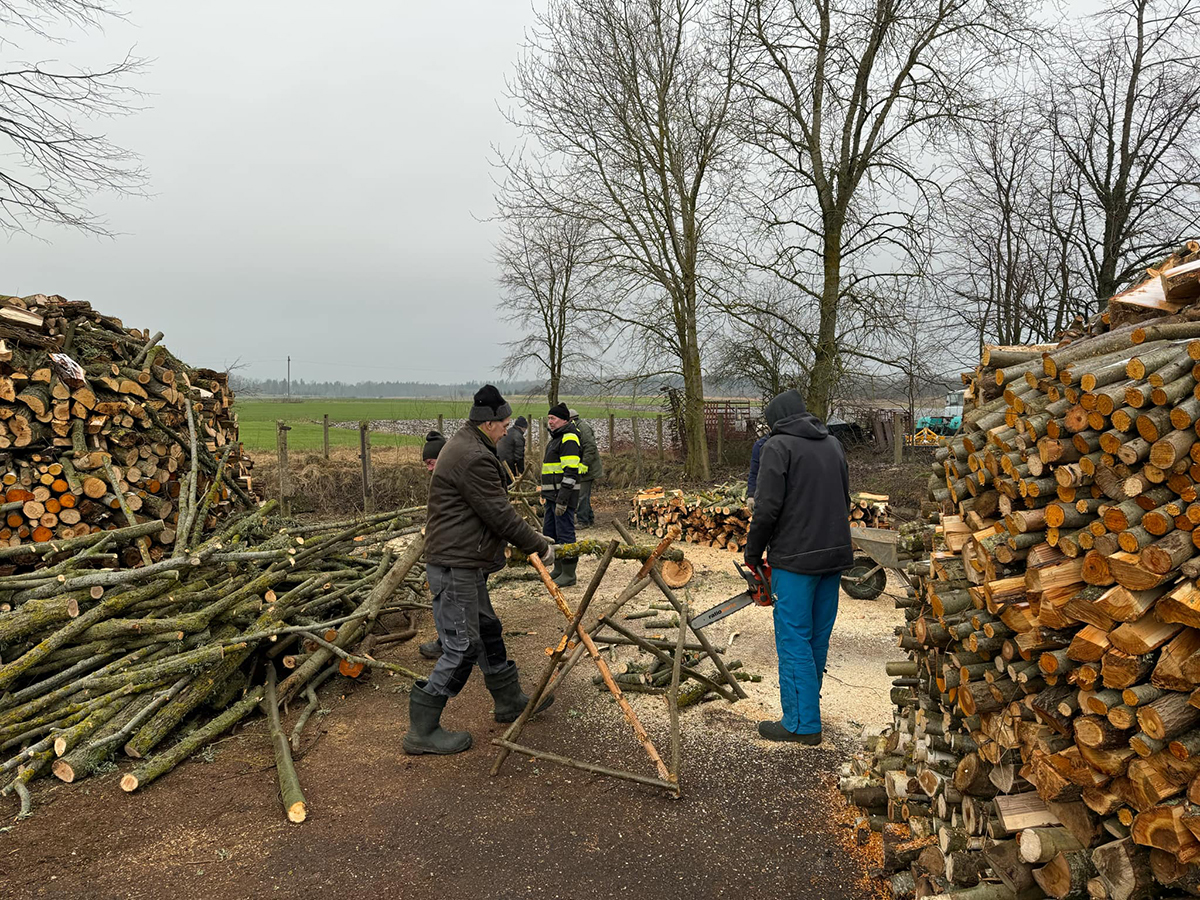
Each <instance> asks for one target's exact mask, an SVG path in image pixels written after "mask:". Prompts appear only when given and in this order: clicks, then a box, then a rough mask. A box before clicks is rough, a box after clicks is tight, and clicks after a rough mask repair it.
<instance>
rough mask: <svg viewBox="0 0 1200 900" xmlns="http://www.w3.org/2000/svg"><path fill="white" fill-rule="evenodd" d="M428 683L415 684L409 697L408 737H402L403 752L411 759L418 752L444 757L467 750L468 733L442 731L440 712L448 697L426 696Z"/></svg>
mask: <svg viewBox="0 0 1200 900" xmlns="http://www.w3.org/2000/svg"><path fill="white" fill-rule="evenodd" d="M428 684H429V682H427V681H418V682H417V683H416V684H414V685H413V689H412V693H410V694H409V695H408V734H406V735H404V752H405V753H409V754H412V755H413V756H416V755H419V754H421V753H436V754H438V755H441V756H447V755H449V754H451V753H462V752H463V751H464V750H468V749H470V747H471V733H470V732H469V731H446V730H445V729H444V728H442V726H441V720H442V710H443V709H445V708H446V701H447V700H448V699H449V698H448V697H441V696H438V695H437V694H431V693H429V692H428V691H426V690H425V687H426V686H427V685H428Z"/></svg>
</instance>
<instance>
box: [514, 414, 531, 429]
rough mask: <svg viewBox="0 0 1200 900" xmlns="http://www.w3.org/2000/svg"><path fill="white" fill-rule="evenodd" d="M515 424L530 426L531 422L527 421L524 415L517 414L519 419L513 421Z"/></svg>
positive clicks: (524, 426) (520, 426) (523, 426)
mask: <svg viewBox="0 0 1200 900" xmlns="http://www.w3.org/2000/svg"><path fill="white" fill-rule="evenodd" d="M513 424H514V425H516V426H517V427H518V428H528V427H529V422H527V421H526V419H525V417H524V416H517V420H516V421H515V422H513Z"/></svg>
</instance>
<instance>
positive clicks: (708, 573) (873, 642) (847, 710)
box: [492, 510, 903, 750]
mask: <svg viewBox="0 0 1200 900" xmlns="http://www.w3.org/2000/svg"><path fill="white" fill-rule="evenodd" d="M599 512H600V514H599V515H598V523H600V524H598V525H597V526H596V527H594V528H591V529H588V530H586V531H585V532H582V536H583V537H586V538H588V539H595V540H609V539H612V538H617V539H619V538H620V535H619V534H618V533H617V532H616V530H615V529H614V528H612V527H611V525H610V524H605V523H611V520H612V517H613V515H614V514H616V515H619V514H620V512H619V511H617V510H612V511H609V510H603V511H599ZM642 536H644V537H645V540H646V541H647V542H650V541H651V540H656V539H654V538H651V537H650V536H649V535H645V534H644V533H643V535H642ZM677 546H678V547H679V548H680V549H682V550H683V551H684V553H685V555H686V556H687V558H688V559H689V560H690V561H691V562H692V564H693V565H694V567H695V575H694V577H693V579H692V581H691V583H690V584H689V585H688V586H687V589H686V591H684V590H680V591H677V592H676V594H677V595H678V596H680V597H681V599H682V598H684V597H686V598H687V600H688V601H689V602H690V605H691V611H692V613H693V614H695V613H698V612H702V611H703V610H706V609H708V608H709V607H711V606H713V605H715V604H717V603H719V602H720V601H722V600H725V599H728V598H729V597H732V596H734V595H735V594H737V593H739V592H741V591H742V590H743V589H744V587H745V582H744V581H743V580H742V579H741V577H740V576H739V575H738V574H737V570H736V569H735V568H734V560H739V561H740V556H738V555H735V554H734V553H732V552H731V551H728V550H719V549H715V548H712V547H702V546H699V545H696V544H689V543H684V542H681V543H679V544H678V545H677ZM597 565H598V560H596V559H595V558H584V559H583V560H581V561H580V564H579V571H578V582H579V583H578V585H576V586H575V587H573V588H570V589H568V590H567V592H566V596H567V600H568V602H569V603H571V605H574V603H573V601H574V600H576V599H578V598H579V597H580V596H582V594H583V590H584V588H585V586H586V585H587V583H588V582H589V581H590V579H591V577H592V574H593V573H594V571H595V569H596V566H597ZM639 565H640V563H638V562H636V561H628V560H614V561H613V562H612V564H611V566H610V568H609V572H608V574H607V576H606V578H605V582H604V584H603V586H602V587H601V589H600V591H599V594H598V596H597V598H596V599H595V600H593V607H592V608H593V609H597V608H598V605H599V604H603V603H604V602H605V601H607V600H611V599H612V598H613V597H614V596H615V595H616V594H618V593H619V592H620V591H621V590H622V589H623V588H624V587H625V586H626V585H627V584H628V583H629V582H630V580H631V579H632V578H633V576H634V575H635V574H636V572H637V569H638V567H639ZM531 588H532V590H531ZM902 591H903V583H902V582H901V581H900V579H899V577H898V576H896V575H895V574H891V575H889V581H888V592H887V593H885V594H884V595H883V596H881V597H880V598H879V599H878V600H874V601H867V600H856V599H854V598H853V597H850V596H849V595H848V594H846V593H845V592H842V593H841V596H840V599H839V606H838V617H837V623H836V624H835V626H834V631H833V637H832V639H831V642H830V648H829V663H828V674H827V675H826V678H825V684H824V688H823V691H822V702H821V706H822V709H821V711H822V721H823V723H824V726H825V729H826V731H828V730H829V729H834V730H836V731H837V732H840V735H841V736H842V737H854V736H857V735H858V734H860V733H861V731H862V728H863V726H879V725H883V724H886V723H887V722H889V721H891V715H892V706H891V700H890V693H889V692H890V688H891V679H890V678H889V677H888V676H887V675H886V673H885V672H884V667H883V662H884V661H885V660H888V659H899V658H901V656H902V653H901V651H900V650H898V649H897V647H896V637H895V632H894V627H895V626H896V625H898V624H901V623H902V622H903V614H902V613H901V612H900V611H899V610H897V609H896V608H895V606H894V604H893V602H892V597H891V595H892V594H900V593H901V592H902ZM492 596H493V601H494V602H495V604H496V607H497V610H498V612H499V613H500V616H501V618H502V619H503V620H504V621H505V623H506V627H512V625H511V624H510V623H516V622H519V621H520V620H521V613H520V611H519V610H518V609H513V607H519V606H520V605H522V604H524V603H528V602H530V600H531V599H532V600H534V601H539V602H540V600H541V599H542V596H543V595H542V589H541V587H540V586H539V585H536V584H531V583H529V582H522V581H513V582H504V581H501V582H500V583H498V584H497V585H496V586H495V587H494V588H493V590H492ZM664 602H665V600H664V598H663V596H662V594H661V593H659V591H658V590H657V589H656V588H654V586H653V585H651V587H650V588H648V589H646V590H645V591H643V592H642V593H641V594H639V595H638V596H637V597H635V598H634V599H633V600H632V601H631V602H630V603H629V604H628V605H627V606H626V607H625V608H624V610H622V614H624V613H629V612H634V611H637V610H645V609H649V608H650V605H651V604H658V605H661V604H663V603H664ZM509 610H511V612H510V611H509ZM672 615H673V614H672V613H669V612H661V613H659V614H658V615H657V616H655V617H653V618H649V619H635V620H630V621H629V622H627V623H623V624H624V625H626V627H629V628H630V630H632V631H633V632H634V633H637V634H646V635H648V636H660V637H663V638H665V639H667V640H671V639H674V637H675V630H674V629H668V630H666V631H647V630H646V629H644V628H643V627H642V625H643V623H644V622H648V621H654V619H655V618H669V617H671V616H672ZM705 633H706V634H707V635H708V637H709V639H710V640H711V641H712V642H713V644H714V645H715V646H717V647H724V648H726V653H725V659H726V660H727V661H728V660H734V659H740V660H741V661H742V663H743V666H742V671H744V672H748V673H751V674H753V675H758V676H761V678H762V680H761V681H758V682H742V683H741V684H742V688H743V689H744V690H745V692H746V694H747V695H748V696H747V699H745V700H741V701H739V702H737V703H735V704H732V705H731V704H728V703H725V702H716V701H713V702H707V703H703V704H701V705H700V706H699V707H698V709H695V708H693V709H688V710H685V711H684V713H683V715H682V717H681V718H682V721H683V723H684V725H683V727H684V728H685V730H686V731H703V730H704V729H708V728H716V729H721V730H726V731H728V730H735V731H742V732H745V733H746V735H747V737H748V738H749V739H752V740H755V741H758V742H760V743H762V744H763V745H764V746H768V747H779V746H780V745H776V744H771V743H770V742H767V741H762V740H761V739H760V738H758V736H757V733H756V732H755V728H754V726H755V725H756V724H757V723H758V722H759V721H762V720H764V719H776V720H777V719H779V718H780V717H781V716H782V708H781V706H780V701H779V677H778V669H777V662H776V655H775V633H774V625H773V621H772V617H771V613H770V610H767V609H764V608H761V607H756V606H749V607H746V608H745V609H742V610H740V611H738V612H736V613H734V614H733V615H732V616H730V617H729V618H727V619H724V620H722V621H720V622H717V623H715V624H713V625H711V626H709V628H708V629H706V631H705ZM544 637H545V639H546V641H547V643H548V644H549V643H553V639H554V638H555V637H556V635H554V634H546V635H544ZM688 640H689V642H690V641H691V640H692V638H691V636H690V635H689V637H688ZM606 656H607V658H608V661H609V663H610V666H611V668H612V669H613V671H614V672H621V671H624V668H625V665H624V664H625V663H626V662H633V661H645V659H646V654H644V653H643V652H642V651H641V650H640V649H638V648H637V647H631V646H622V645H612V647H611V649H610V650H609V651H608V652H607V654H606ZM706 667H707V669H712V668H713V667H712V666H711V664H706ZM703 668H705V667H702V669H703ZM582 670H586V671H587V672H588V673H589V674H590V673H591V667H590V666H583V667H582ZM601 690H602V689H597V700H598V702H601V703H611V702H613V701H611V699H610V698H609V697H608V695H607V693H601ZM628 696H629V698H630V702H631V704H632V705H633V706H634V709H635V710H636V711H637V713H638V716H639V717H640V718H642V719H643V721H644V722H645V723H646V725H647V727H648V728H650V727H651V726H652V725H653V726H655V727H665V726H666V724H667V722H668V720H669V712H668V709H667V705H666V701H665V699H664V698H663V697H661V696H657V695H647V694H629V695H628ZM830 737H834V738H835V739H836V736H834V735H827V741H826V742H827V743H828V739H829V738H830ZM787 749H789V750H792V749H794V746H792V745H788V747H787Z"/></svg>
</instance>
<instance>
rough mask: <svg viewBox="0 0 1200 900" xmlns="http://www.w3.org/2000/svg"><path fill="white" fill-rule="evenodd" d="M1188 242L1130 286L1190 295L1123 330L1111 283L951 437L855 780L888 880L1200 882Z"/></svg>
mask: <svg viewBox="0 0 1200 900" xmlns="http://www.w3.org/2000/svg"><path fill="white" fill-rule="evenodd" d="M1185 252H1186V255H1185V256H1184V257H1182V258H1176V259H1175V260H1172V261H1171V265H1168V266H1166V267H1164V268H1163V269H1162V271H1157V272H1153V273H1152V277H1151V279H1149V280H1148V281H1147V282H1146V283H1144V284H1142V285H1139V286H1137V287H1135V288H1134V289H1132V290H1131V291H1129V292H1126V294H1125V295H1122V297H1123V298H1125V299H1124V301H1123V303H1124V305H1125V307H1129V306H1130V305H1131V301H1130V300H1129V298H1130V297H1131V296H1132V297H1134V298H1135V299H1136V298H1141V299H1140V300H1139V301H1138V302H1144V303H1147V304H1150V307H1149V308H1152V309H1159V310H1160V311H1171V312H1174V311H1176V310H1180V309H1182V312H1179V313H1178V314H1177V315H1174V316H1170V317H1162V318H1158V319H1154V320H1151V321H1143V322H1127V323H1126V324H1123V325H1119V324H1117V323H1118V321H1119V319H1120V318H1122V317H1124V318H1128V317H1129V315H1130V312H1129V309H1128V308H1125V309H1123V310H1122V309H1119V308H1117V307H1118V306H1119V304H1118V302H1117V301H1118V300H1121V298H1116V299H1114V302H1113V304H1111V305H1110V309H1109V311H1108V313H1106V318H1105V319H1104V320H1102V321H1101V322H1100V323H1097V326H1096V327H1094V328H1092V329H1090V330H1091V331H1093V332H1095V333H1094V334H1091V335H1090V336H1085V335H1080V336H1077V338H1076V339H1075V340H1072V341H1071V342H1069V343H1066V344H1064V345H1063V346H1060V347H1055V348H1052V349H1050V350H1046V349H1045V348H1030V359H1029V360H1028V361H1024V362H1020V361H1018V363H1017V364H1016V365H1015V367H1011V368H995V369H994V370H993V375H992V380H993V381H994V382H995V383H996V385H997V386H998V387H999V388H1000V391H1001V394H1000V396H998V397H997V398H996V399H995V400H992V401H990V402H987V403H983V404H981V405H979V406H977V407H976V408H975V409H973V410H971V412H970V413H968V414H967V416H966V417H965V422H966V427H967V429H968V430H967V433H966V434H965V435H963V436H961V437H959V438H956V439H954V440H953V441H951V442H950V443H949V444H948V446H947V447H945V448H944V449H943V450H942V451H941V452H940V457H941V459H940V462H939V463H938V465H937V470H936V473H935V478H934V479H933V495H934V496H935V498H936V499H937V500H938V501H939V502H940V503H941V504H942V505H943V507H944V508H945V509H946V515H944V516H943V517H942V522H941V529H940V530H941V537H940V541H941V542H940V544H939V545H938V546H937V547H936V548H935V549H934V551H933V552H932V553H931V554H930V557H929V559H928V561H927V562H922V563H920V564H914V565H913V566H911V567H910V571H911V575H912V577H913V590H912V591H911V592H910V593H909V596H908V597H907V598H904V599H902V600H901V601H900V602H899V603H898V605H899V606H901V607H903V608H904V612H905V619H906V624H905V625H904V626H902V627H901V628H900V629H899V641H900V646H901V647H902V648H903V649H904V650H906V651H908V657H909V658H908V660H906V661H903V662H898V663H892V664H889V667H888V671H889V673H890V674H892V675H894V676H896V677H897V680H896V681H895V682H894V683H893V684H894V687H893V690H892V700H893V702H894V704H895V707H896V710H895V717H894V723H893V726H892V727H891V728H890V729H888V730H887V731H886V732H885V733H884V734H882V735H880V736H878V737H872V738H871V739H870V740H869V741H868V743H867V749H866V752H864V753H863V754H862V755H861V756H860V757H859V758H858V759H857V760H856V761H855V762H854V763H853V764H851V765H850V766H848V768H847V769H846V770H845V771H844V772H843V780H842V787H843V789H844V790H845V791H846V792H847V794H848V795H849V796H850V798H851V800H852V802H854V803H856V804H857V805H859V806H861V807H863V808H864V811H865V816H864V819H863V822H864V824H865V825H866V826H868V827H871V828H874V829H876V830H882V831H883V832H884V841H885V855H884V864H885V869H886V871H887V874H889V875H891V878H892V889H893V893H894V894H895V896H896V897H909V896H917V897H923V896H928V895H931V894H937V895H939V896H941V895H946V896H953V897H961V898H963V900H967V898H971V900H975V898H1011V897H1023V896H1026V895H1027V894H1028V895H1030V896H1041V895H1045V896H1050V897H1055V898H1081V897H1092V898H1109V900H1130V898H1136V897H1153V896H1162V895H1164V894H1165V895H1167V896H1177V895H1178V894H1179V893H1180V892H1183V893H1187V894H1191V895H1200V805H1198V804H1200V588H1198V585H1197V580H1196V579H1197V577H1198V576H1200V529H1197V528H1196V525H1197V524H1198V523H1200V428H1198V426H1197V423H1198V421H1200V366H1198V365H1197V360H1200V322H1198V321H1196V318H1195V316H1194V313H1195V312H1196V307H1195V306H1192V307H1188V308H1183V306H1182V305H1183V304H1185V303H1186V302H1189V301H1194V300H1195V299H1196V298H1197V297H1200V278H1198V275H1200V265H1197V260H1200V246H1192V247H1189V248H1185ZM1147 297H1149V299H1148V300H1147V299H1146V298H1147ZM1163 304H1166V305H1165V306H1164V305H1163ZM1132 305H1136V304H1132ZM1114 326H1115V327H1114ZM1006 349H1008V350H1012V348H1006ZM1013 352H1014V353H1015V352H1016V351H1013ZM1014 358H1016V357H1014ZM979 395H980V396H981V397H986V392H983V391H982V390H981V391H980V392H979ZM900 823H903V824H900Z"/></svg>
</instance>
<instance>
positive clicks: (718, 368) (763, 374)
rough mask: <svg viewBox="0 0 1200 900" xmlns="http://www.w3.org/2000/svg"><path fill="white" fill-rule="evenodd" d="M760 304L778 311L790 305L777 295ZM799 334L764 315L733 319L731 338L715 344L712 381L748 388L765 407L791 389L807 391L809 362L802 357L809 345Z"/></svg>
mask: <svg viewBox="0 0 1200 900" xmlns="http://www.w3.org/2000/svg"><path fill="white" fill-rule="evenodd" d="M773 293H774V292H773ZM757 302H758V303H760V304H761V305H762V307H763V308H773V309H775V310H781V309H783V308H785V307H786V305H787V304H786V302H785V301H784V300H783V299H781V298H780V297H779V296H778V294H777V293H774V295H773V296H768V297H765V298H763V299H760V300H759V301H757ZM799 330H800V329H798V328H797V327H796V324H795V323H794V322H792V321H790V320H788V319H786V318H785V317H782V316H778V315H772V314H770V313H766V312H761V311H759V312H755V311H753V310H751V311H750V312H748V314H747V315H745V316H744V317H740V318H733V319H732V320H731V322H730V328H729V331H728V333H727V335H726V336H724V337H722V338H721V339H720V340H719V341H715V342H714V344H715V346H716V349H715V350H714V351H713V353H712V358H713V359H712V363H711V365H710V368H709V378H710V379H711V380H712V381H715V382H717V383H718V384H724V385H730V386H734V385H736V386H739V387H740V386H746V385H748V386H750V387H751V388H752V389H753V390H754V392H755V394H756V395H757V396H758V397H759V398H760V399H761V400H762V401H763V403H764V404H765V403H766V402H767V401H769V400H771V399H772V398H773V397H775V396H776V395H778V394H780V393H782V392H783V391H786V390H789V389H791V388H795V389H797V390H800V391H804V390H805V389H806V387H807V380H808V369H809V365H808V363H809V360H807V359H804V358H803V356H802V354H803V353H804V350H805V349H806V347H807V345H806V344H805V343H804V342H803V341H798V340H797V332H798V331H799Z"/></svg>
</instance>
